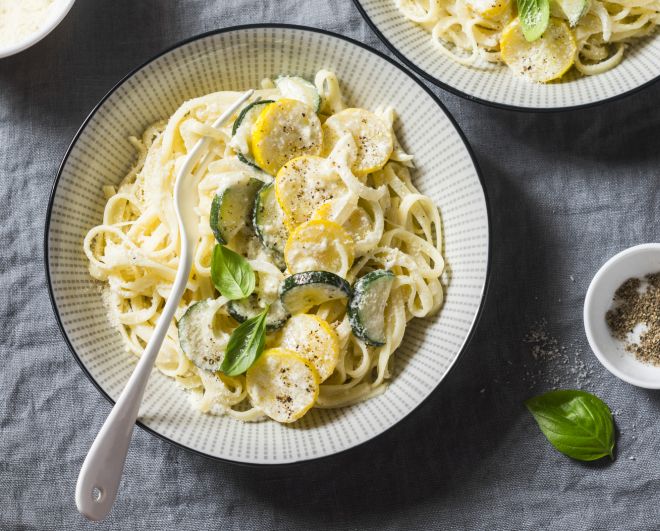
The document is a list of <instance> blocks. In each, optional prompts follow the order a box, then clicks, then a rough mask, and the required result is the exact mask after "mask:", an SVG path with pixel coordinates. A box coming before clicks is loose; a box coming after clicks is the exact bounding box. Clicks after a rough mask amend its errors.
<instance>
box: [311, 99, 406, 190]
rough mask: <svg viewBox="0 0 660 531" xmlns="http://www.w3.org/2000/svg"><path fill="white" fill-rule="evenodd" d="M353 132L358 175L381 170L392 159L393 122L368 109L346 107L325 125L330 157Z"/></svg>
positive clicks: (324, 136) (352, 168)
mask: <svg viewBox="0 0 660 531" xmlns="http://www.w3.org/2000/svg"><path fill="white" fill-rule="evenodd" d="M347 133H350V134H351V135H352V136H353V139H354V140H355V144H356V146H357V157H356V159H355V162H354V163H353V166H352V167H351V170H352V171H353V173H354V174H355V175H357V176H358V177H363V176H365V175H367V174H369V173H372V172H374V171H377V170H380V169H381V168H382V167H383V166H385V164H386V163H387V161H388V160H389V159H390V155H391V154H392V150H393V149H394V138H393V137H392V131H391V127H390V126H389V124H388V123H387V122H386V121H385V120H383V119H382V118H381V117H379V116H377V115H376V114H374V113H372V112H370V111H367V110H364V109H344V110H343V111H340V112H338V113H337V114H334V115H332V116H331V117H330V118H328V119H327V120H326V121H325V123H324V124H323V153H324V154H325V155H326V156H327V155H328V154H330V152H332V148H333V147H334V146H335V144H336V143H337V142H338V141H339V139H340V138H341V137H342V136H344V135H345V134H347Z"/></svg>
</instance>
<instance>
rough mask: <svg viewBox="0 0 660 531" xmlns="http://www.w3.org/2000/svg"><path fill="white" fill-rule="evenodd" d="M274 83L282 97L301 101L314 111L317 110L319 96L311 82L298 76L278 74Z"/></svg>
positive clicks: (319, 100) (318, 107)
mask: <svg viewBox="0 0 660 531" xmlns="http://www.w3.org/2000/svg"><path fill="white" fill-rule="evenodd" d="M275 85H276V86H277V88H278V89H280V92H281V93H282V96H283V97H285V98H290V99H292V100H298V101H302V102H303V103H306V104H307V105H309V106H310V107H311V108H312V109H314V112H319V109H320V108H321V96H320V95H319V91H318V90H316V87H315V86H314V84H313V83H311V82H309V81H307V80H306V79H303V78H302V77H298V76H279V77H278V78H277V79H276V80H275Z"/></svg>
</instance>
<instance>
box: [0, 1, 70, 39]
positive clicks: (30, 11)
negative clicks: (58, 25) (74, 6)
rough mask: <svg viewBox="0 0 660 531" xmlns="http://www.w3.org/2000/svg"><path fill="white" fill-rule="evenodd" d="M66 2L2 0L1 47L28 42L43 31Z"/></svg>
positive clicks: (0, 19)
mask: <svg viewBox="0 0 660 531" xmlns="http://www.w3.org/2000/svg"><path fill="white" fill-rule="evenodd" d="M63 3H64V0H0V47H6V46H12V45H14V44H19V43H21V42H23V41H25V40H27V39H28V38H29V37H30V36H31V35H33V34H34V33H37V32H38V31H39V30H41V29H42V28H43V27H44V25H45V24H46V22H48V20H49V19H51V18H52V17H53V16H54V14H55V13H56V12H57V11H58V9H59V8H60V7H61V5H62V4H63Z"/></svg>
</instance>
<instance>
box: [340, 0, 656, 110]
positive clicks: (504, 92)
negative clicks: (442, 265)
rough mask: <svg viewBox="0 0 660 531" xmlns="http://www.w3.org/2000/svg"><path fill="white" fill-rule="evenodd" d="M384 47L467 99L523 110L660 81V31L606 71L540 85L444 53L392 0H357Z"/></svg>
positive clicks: (596, 99)
mask: <svg viewBox="0 0 660 531" xmlns="http://www.w3.org/2000/svg"><path fill="white" fill-rule="evenodd" d="M353 1H354V3H355V5H356V6H357V8H358V10H359V11H360V13H362V16H363V17H364V18H365V20H366V21H367V23H368V24H369V25H370V26H371V28H372V29H373V30H374V32H375V33H376V34H377V35H378V36H379V37H380V39H381V40H382V41H383V43H385V45H386V46H387V47H388V48H389V49H390V50H391V51H392V52H393V53H394V54H395V55H396V56H397V57H398V58H399V59H400V60H401V61H403V62H404V63H405V64H406V65H407V66H408V67H410V68H411V69H412V70H414V71H415V72H416V73H417V74H419V75H421V76H423V77H424V78H426V79H427V80H429V81H431V82H432V83H435V84H436V85H438V86H440V87H442V88H444V89H446V90H448V91H450V92H453V93H454V94H457V95H459V96H462V97H464V98H467V99H469V100H473V101H478V102H480V103H485V104H488V105H492V106H495V107H502V108H506V109H511V110H523V111H565V110H573V109H577V108H581V107H588V106H592V105H596V104H599V103H603V102H606V101H610V100H614V99H617V98H620V97H623V96H625V95H628V94H631V93H633V92H636V91H637V90H640V89H642V88H644V87H646V86H648V85H650V84H651V83H653V82H655V81H657V80H658V79H660V37H658V36H657V33H658V32H657V31H656V33H655V34H652V35H650V36H648V37H645V38H641V39H636V40H634V41H632V42H631V43H630V44H629V45H627V48H626V51H625V55H624V58H623V61H622V62H621V63H620V64H619V65H618V66H616V67H615V68H613V69H612V70H609V71H607V72H604V73H602V74H598V75H594V76H579V75H578V74H577V73H575V72H574V71H571V72H569V73H568V74H567V75H566V76H564V77H565V79H564V80H562V82H557V83H548V84H538V83H530V82H528V81H526V80H524V79H521V78H519V77H516V76H514V75H513V74H512V72H511V70H510V69H509V68H507V67H506V66H504V65H493V64H488V63H486V62H484V63H483V64H480V65H478V67H471V66H465V65H461V64H458V63H456V62H454V61H452V60H451V59H450V58H448V57H446V56H445V55H443V54H441V53H440V52H439V51H438V49H437V47H436V45H435V44H434V43H433V42H432V40H431V34H430V33H429V32H427V31H426V30H425V29H424V28H422V27H421V26H419V25H418V24H415V23H414V22H412V21H410V20H408V19H407V18H405V17H404V16H403V14H402V13H401V12H400V11H399V10H398V9H397V8H396V5H395V3H394V0H353Z"/></svg>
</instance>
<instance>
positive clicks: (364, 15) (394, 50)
mask: <svg viewBox="0 0 660 531" xmlns="http://www.w3.org/2000/svg"><path fill="white" fill-rule="evenodd" d="M353 3H354V4H355V7H356V8H357V10H358V11H359V12H360V14H361V15H362V18H363V19H364V20H365V21H366V23H367V24H368V26H369V27H370V28H371V30H372V31H373V32H374V33H375V34H376V35H377V36H378V38H379V39H380V40H381V41H382V42H383V44H385V46H387V48H388V49H389V50H390V51H391V52H392V53H393V54H394V55H395V56H396V57H397V59H399V60H400V61H401V62H402V63H403V64H405V65H406V66H407V67H408V68H410V69H411V70H412V71H413V72H415V73H416V74H417V75H419V76H422V77H423V78H424V79H426V80H427V81H430V82H431V83H433V84H435V85H436V86H438V87H440V88H441V89H444V90H446V91H447V92H451V93H452V94H455V95H456V96H460V97H461V98H464V99H466V100H468V101H474V102H476V103H480V104H481V105H485V106H487V107H492V108H495V109H504V110H507V111H515V112H528V113H551V112H567V111H577V110H581V109H588V108H590V107H596V106H597V105H602V104H605V103H610V102H613V101H616V100H620V99H622V98H625V97H627V96H631V95H633V94H635V93H637V92H639V91H641V90H644V89H645V88H647V87H650V86H651V85H653V84H654V83H655V82H657V81H658V80H660V74H658V75H657V76H656V77H654V78H653V79H649V80H648V81H646V82H645V83H642V84H641V85H639V86H637V87H634V88H632V89H630V90H627V91H625V92H622V93H621V94H616V95H614V96H610V97H609V98H605V99H602V100H597V101H592V102H589V103H581V104H580V105H569V106H567V107H523V106H521V105H511V104H508V103H498V102H496V101H491V100H487V99H483V98H480V97H478V96H473V95H471V94H468V93H467V92H463V91H462V90H460V89H458V88H456V87H454V86H452V85H449V84H448V83H445V82H444V81H440V80H439V79H438V78H437V77H435V76H432V75H431V74H429V73H428V72H427V71H426V70H424V69H423V68H421V67H419V66H417V64H415V63H414V62H413V61H412V60H411V59H409V58H408V57H407V56H406V55H405V54H404V53H403V52H402V51H401V50H399V48H397V47H396V46H395V45H394V43H392V42H391V41H390V40H389V39H388V38H387V37H385V35H384V34H383V32H382V31H381V30H380V29H379V28H378V26H377V25H376V23H375V22H374V21H373V20H372V19H371V17H370V16H369V15H368V14H367V11H366V10H365V9H364V7H363V6H362V3H361V2H360V0H353ZM658 38H660V36H658ZM466 68H468V67H466Z"/></svg>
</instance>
